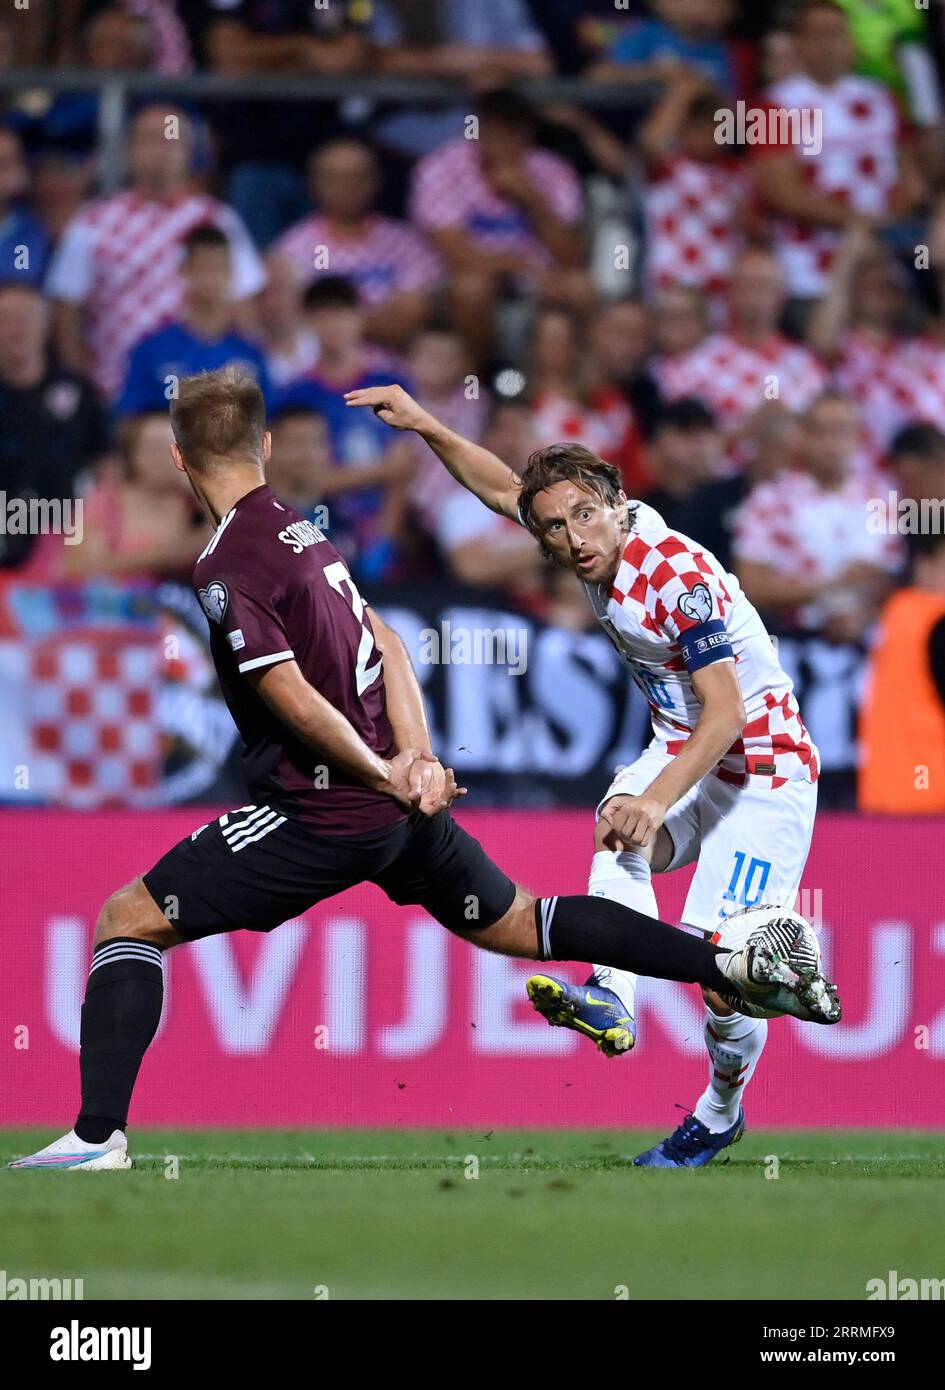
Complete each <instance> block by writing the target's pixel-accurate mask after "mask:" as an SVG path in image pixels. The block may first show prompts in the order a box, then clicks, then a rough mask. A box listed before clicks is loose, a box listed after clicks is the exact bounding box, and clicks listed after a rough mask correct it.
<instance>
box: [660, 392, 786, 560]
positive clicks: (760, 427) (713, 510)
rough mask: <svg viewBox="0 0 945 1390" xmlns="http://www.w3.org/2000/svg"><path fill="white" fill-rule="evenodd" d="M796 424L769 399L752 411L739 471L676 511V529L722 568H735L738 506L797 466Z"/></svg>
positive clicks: (706, 487) (696, 494) (707, 487)
mask: <svg viewBox="0 0 945 1390" xmlns="http://www.w3.org/2000/svg"><path fill="white" fill-rule="evenodd" d="M800 431H801V426H800V422H799V420H798V418H797V416H796V415H792V414H791V412H790V411H789V410H785V408H784V406H782V405H778V404H777V403H775V402H772V403H771V404H770V405H769V406H766V407H765V408H764V409H763V410H759V411H757V412H756V414H755V416H754V417H753V419H752V421H751V424H750V427H749V431H748V434H747V436H746V444H747V448H746V451H745V458H744V462H743V465H742V467H741V469H740V470H739V471H738V472H737V473H733V474H731V475H730V476H729V477H727V478H718V479H717V480H716V481H713V482H709V483H706V484H705V485H704V486H702V487H700V488H698V489H697V491H696V492H694V493H693V494H692V495H691V496H690V497H689V498H688V499H687V500H686V501H685V502H683V504H682V505H681V507H680V508H679V510H678V511H677V512H676V530H678V531H681V532H682V533H683V535H684V536H691V537H692V539H693V540H696V541H699V543H700V544H701V545H704V546H705V548H706V549H707V550H709V551H711V553H712V554H713V555H714V556H715V558H716V559H717V560H718V562H719V564H720V565H722V567H723V569H727V570H730V569H731V568H732V566H733V563H734V561H733V555H732V545H733V540H734V532H735V523H736V519H737V516H738V509H739V508H740V507H741V505H742V503H743V502H744V501H745V499H746V497H747V496H748V495H749V493H750V492H751V491H752V489H753V488H756V487H758V486H759V485H760V484H761V483H766V482H769V481H770V479H772V478H776V477H777V476H778V474H780V473H782V472H784V470H785V469H787V468H791V467H794V466H796V464H797V462H798V459H797V454H798V447H799V442H800Z"/></svg>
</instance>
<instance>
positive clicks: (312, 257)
mask: <svg viewBox="0 0 945 1390" xmlns="http://www.w3.org/2000/svg"><path fill="white" fill-rule="evenodd" d="M321 252H324V253H325V259H326V262H327V263H326V266H325V269H324V270H319V269H318V262H317V259H316V257H317V255H318V253H321ZM272 254H273V255H275V256H280V257H281V258H282V259H283V260H284V261H285V262H286V263H287V264H288V265H289V266H290V267H291V269H292V272H293V274H294V275H295V278H296V280H297V281H298V283H299V284H300V285H303V286H306V285H310V284H311V283H312V281H313V280H317V279H319V278H320V276H321V275H342V276H344V277H345V279H348V280H351V281H352V282H353V284H354V285H356V286H357V289H358V292H359V293H360V295H361V298H362V300H363V301H364V303H365V304H383V303H384V302H385V300H388V299H391V298H392V297H393V296H394V295H397V294H407V293H411V292H414V293H415V292H419V291H423V290H429V289H432V287H433V286H434V285H435V284H436V283H437V281H438V280H439V279H440V278H441V276H442V273H443V267H442V265H441V263H440V259H439V257H438V256H437V255H436V252H435V251H434V250H433V248H432V247H431V246H430V245H429V243H428V242H427V241H425V240H424V238H423V237H421V236H420V234H419V233H418V232H416V231H415V230H414V229H413V227H411V226H410V225H409V223H407V222H398V221H396V220H395V219H394V218H392V217H380V216H378V217H369V218H368V219H367V221H366V222H365V224H364V226H363V227H362V228H361V230H360V232H359V234H358V235H357V236H353V237H352V236H344V237H339V236H338V235H337V234H336V232H335V231H334V229H333V228H332V225H331V223H330V222H329V221H328V219H327V218H326V217H320V216H319V215H318V214H317V213H316V214H314V215H313V216H311V217H306V218H304V219H303V221H301V222H296V224H295V225H294V226H293V227H290V228H289V229H288V231H286V232H283V234H282V236H280V237H279V239H278V241H276V243H275V245H274V246H273V247H272Z"/></svg>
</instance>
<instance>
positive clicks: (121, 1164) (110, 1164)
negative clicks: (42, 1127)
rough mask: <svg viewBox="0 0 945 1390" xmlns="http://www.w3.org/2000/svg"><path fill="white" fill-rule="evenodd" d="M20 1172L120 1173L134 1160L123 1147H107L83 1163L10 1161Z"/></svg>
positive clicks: (130, 1166) (130, 1165) (11, 1165)
mask: <svg viewBox="0 0 945 1390" xmlns="http://www.w3.org/2000/svg"><path fill="white" fill-rule="evenodd" d="M8 1166H9V1167H10V1168H15V1169H16V1170H17V1171H18V1172H21V1173H77V1172H84V1173H89V1172H94V1173H106V1172H107V1173H121V1172H127V1171H128V1169H129V1168H133V1167H134V1160H133V1159H132V1158H129V1156H128V1154H127V1153H126V1152H125V1151H124V1150H123V1149H109V1151H108V1153H104V1154H99V1155H98V1156H97V1157H96V1158H89V1159H86V1161H85V1162H84V1163H11V1164H9V1165H8Z"/></svg>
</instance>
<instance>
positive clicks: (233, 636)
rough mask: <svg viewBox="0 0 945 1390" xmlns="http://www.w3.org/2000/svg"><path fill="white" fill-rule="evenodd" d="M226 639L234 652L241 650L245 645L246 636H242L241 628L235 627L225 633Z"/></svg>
mask: <svg viewBox="0 0 945 1390" xmlns="http://www.w3.org/2000/svg"><path fill="white" fill-rule="evenodd" d="M226 640H227V641H228V642H229V644H230V646H231V647H232V648H233V650H234V651H235V652H238V651H240V650H242V648H243V647H245V646H246V638H245V637H244V636H243V629H242V628H241V627H236V628H234V629H233V631H232V632H228V633H227V634H226Z"/></svg>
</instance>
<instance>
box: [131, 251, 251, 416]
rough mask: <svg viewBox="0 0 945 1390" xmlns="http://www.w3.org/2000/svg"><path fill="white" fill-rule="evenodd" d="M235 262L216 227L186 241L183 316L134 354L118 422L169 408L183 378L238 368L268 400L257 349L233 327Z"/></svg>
mask: <svg viewBox="0 0 945 1390" xmlns="http://www.w3.org/2000/svg"><path fill="white" fill-rule="evenodd" d="M232 262H233V256H232V252H231V251H230V243H229V242H228V241H227V238H226V234H225V233H224V232H221V231H220V229H219V227H214V226H213V225H212V224H206V225H204V226H200V227H195V228H194V230H193V231H192V232H188V233H187V236H186V237H185V238H184V259H183V263H182V266H181V275H182V277H183V281H184V313H183V317H182V318H181V319H179V320H178V321H176V322H175V323H169V324H168V325H167V326H166V327H165V328H159V329H158V330H157V331H156V332H155V333H149V334H148V335H147V337H145V338H142V339H141V341H140V342H139V343H137V344H136V346H135V347H134V348H133V349H132V353H131V357H130V359H129V362H128V373H127V375H126V377H125V384H124V386H123V388H122V391H121V395H120V396H119V397H118V401H117V403H116V405H115V415H116V416H117V417H118V419H122V418H127V417H128V416H132V415H144V414H146V413H148V412H150V411H159V410H162V409H166V408H167V404H168V401H170V400H172V399H174V397H175V396H176V395H177V387H178V385H179V383H180V381H181V378H182V377H187V376H193V375H194V374H195V373H197V372H212V371H216V369H217V368H218V367H226V366H229V365H239V366H241V367H243V368H244V369H245V370H246V371H247V372H248V373H249V374H250V375H251V376H253V377H255V379H256V380H257V381H258V382H259V385H260V387H261V388H262V391H263V395H264V396H267V397H268V396H269V394H270V386H269V376H268V372H267V371H266V363H265V360H264V358H263V355H262V353H261V352H260V350H259V348H258V347H257V346H256V344H255V343H252V342H250V340H249V339H248V338H245V337H243V336H242V334H240V333H238V332H237V331H236V329H235V326H234V309H233V264H232Z"/></svg>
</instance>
